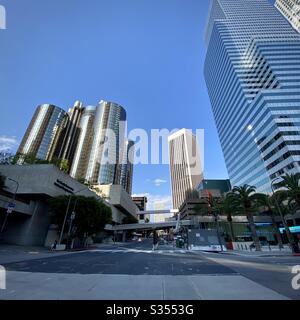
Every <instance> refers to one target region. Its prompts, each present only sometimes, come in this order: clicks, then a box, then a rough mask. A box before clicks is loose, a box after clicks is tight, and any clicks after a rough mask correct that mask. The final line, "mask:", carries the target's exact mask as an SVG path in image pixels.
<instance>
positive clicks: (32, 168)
mask: <svg viewBox="0 0 300 320" xmlns="http://www.w3.org/2000/svg"><path fill="white" fill-rule="evenodd" d="M0 173H1V174H2V175H4V176H5V177H6V181H5V185H6V189H5V190H1V191H0V225H1V226H2V224H3V221H4V219H5V216H6V213H7V208H8V204H9V203H11V202H14V203H15V209H14V210H13V212H12V213H11V214H9V216H8V220H7V224H6V226H5V229H4V233H3V234H2V235H1V236H0V238H1V240H2V241H4V242H6V243H11V244H17V245H44V244H45V241H46V240H47V235H48V231H49V230H50V231H51V234H52V235H53V234H56V237H57V229H56V228H55V227H54V228H53V226H51V216H50V211H49V206H48V200H49V199H50V198H53V197H56V196H61V195H66V196H70V195H72V194H75V193H76V195H82V196H86V197H95V198H96V199H98V200H99V201H105V203H106V205H107V206H109V207H111V209H112V220H113V224H121V223H122V221H123V218H124V217H125V216H126V215H133V216H134V217H136V210H137V207H136V206H135V204H134V203H133V201H132V200H131V198H130V197H129V195H128V194H127V193H126V192H125V191H124V190H123V188H122V187H121V186H104V187H107V188H108V189H106V190H103V191H104V192H103V194H104V195H105V194H106V195H107V197H103V195H102V196H99V195H97V193H96V192H95V191H94V190H91V189H89V188H88V186H86V185H84V184H82V183H79V182H78V181H77V180H75V179H73V178H72V177H70V176H69V175H68V174H66V173H64V172H62V171H61V170H59V169H58V168H57V167H56V166H54V165H51V164H36V165H23V166H19V165H0ZM9 179H13V180H14V181H16V182H17V183H18V184H19V186H18V189H17V193H16V198H15V201H13V195H14V193H15V191H16V182H14V181H11V180H9ZM52 240H53V241H54V239H52ZM47 243H48V244H49V241H48V242H47Z"/></svg>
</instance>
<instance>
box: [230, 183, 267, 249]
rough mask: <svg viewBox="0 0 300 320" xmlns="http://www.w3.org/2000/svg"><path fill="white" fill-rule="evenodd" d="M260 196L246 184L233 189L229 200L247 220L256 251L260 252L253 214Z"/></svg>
mask: <svg viewBox="0 0 300 320" xmlns="http://www.w3.org/2000/svg"><path fill="white" fill-rule="evenodd" d="M260 196H261V194H258V193H256V188H255V187H254V186H249V185H247V184H245V185H243V186H240V187H234V188H233V189H232V192H231V199H232V201H233V205H234V206H235V208H236V211H237V212H240V213H243V214H244V215H246V217H247V219H248V222H249V227H250V230H251V233H252V237H253V241H254V244H255V248H256V251H261V244H260V241H259V237H258V235H257V232H256V228H255V223H254V217H253V212H254V210H255V208H256V207H257V201H258V199H259V198H260Z"/></svg>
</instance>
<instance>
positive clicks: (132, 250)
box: [89, 249, 188, 254]
mask: <svg viewBox="0 0 300 320" xmlns="http://www.w3.org/2000/svg"><path fill="white" fill-rule="evenodd" d="M89 252H93V253H99V252H100V253H148V254H150V253H152V254H170V253H173V254H178V253H180V254H185V253H188V251H187V250H154V251H153V250H140V249H123V250H122V249H108V250H105V249H94V250H89Z"/></svg>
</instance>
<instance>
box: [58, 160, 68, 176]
mask: <svg viewBox="0 0 300 320" xmlns="http://www.w3.org/2000/svg"><path fill="white" fill-rule="evenodd" d="M58 167H59V169H60V170H61V171H63V172H66V173H68V172H69V170H70V164H69V161H68V160H67V159H61V160H60V162H59V166H58Z"/></svg>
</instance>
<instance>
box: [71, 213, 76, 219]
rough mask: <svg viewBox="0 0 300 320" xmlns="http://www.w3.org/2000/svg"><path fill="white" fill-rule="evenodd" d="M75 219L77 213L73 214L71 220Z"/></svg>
mask: <svg viewBox="0 0 300 320" xmlns="http://www.w3.org/2000/svg"><path fill="white" fill-rule="evenodd" d="M75 217H76V213H75V212H72V214H71V220H74V219H75Z"/></svg>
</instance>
